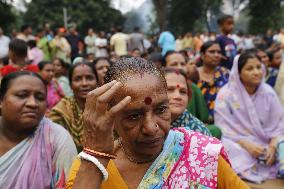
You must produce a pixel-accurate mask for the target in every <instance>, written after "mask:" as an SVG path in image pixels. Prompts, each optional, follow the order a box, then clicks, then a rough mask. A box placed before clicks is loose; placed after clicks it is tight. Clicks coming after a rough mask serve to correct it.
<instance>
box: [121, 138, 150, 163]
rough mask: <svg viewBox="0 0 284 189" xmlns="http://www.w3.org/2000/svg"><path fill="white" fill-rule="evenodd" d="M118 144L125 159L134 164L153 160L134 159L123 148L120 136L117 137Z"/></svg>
mask: <svg viewBox="0 0 284 189" xmlns="http://www.w3.org/2000/svg"><path fill="white" fill-rule="evenodd" d="M118 144H119V146H120V147H121V149H122V151H123V153H124V154H125V156H126V157H127V159H128V160H129V161H130V162H132V163H136V164H145V163H150V162H153V161H154V160H155V159H151V160H146V161H138V160H136V159H134V158H133V157H131V156H130V155H129V154H128V153H127V152H126V150H125V149H124V147H123V145H122V142H121V138H120V137H119V138H118Z"/></svg>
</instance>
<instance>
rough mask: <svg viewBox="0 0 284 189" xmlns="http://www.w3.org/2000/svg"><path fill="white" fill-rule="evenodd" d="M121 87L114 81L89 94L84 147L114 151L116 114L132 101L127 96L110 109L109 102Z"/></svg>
mask: <svg viewBox="0 0 284 189" xmlns="http://www.w3.org/2000/svg"><path fill="white" fill-rule="evenodd" d="M121 87H122V84H121V83H120V82H117V81H112V82H110V83H107V84H105V85H103V86H101V87H99V88H97V89H95V90H93V91H91V92H90V93H89V94H88V96H87V99H86V104H85V110H84V113H83V121H84V135H83V145H84V147H87V148H90V149H93V150H96V151H100V152H105V153H113V148H114V136H113V128H114V117H115V114H116V113H118V112H119V111H120V110H122V109H123V108H124V107H125V106H127V105H128V104H129V103H130V101H131V97H130V96H127V97H125V98H124V99H123V100H121V101H120V102H119V103H117V104H116V105H115V106H113V107H111V108H110V109H109V102H110V101H111V100H112V99H113V96H114V95H115V94H116V93H117V92H118V90H119V89H120V88H121Z"/></svg>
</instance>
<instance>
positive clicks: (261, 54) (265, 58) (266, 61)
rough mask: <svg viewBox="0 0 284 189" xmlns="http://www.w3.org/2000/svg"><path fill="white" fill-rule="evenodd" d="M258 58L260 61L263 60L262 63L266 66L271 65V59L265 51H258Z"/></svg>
mask: <svg viewBox="0 0 284 189" xmlns="http://www.w3.org/2000/svg"><path fill="white" fill-rule="evenodd" d="M257 56H258V57H259V59H260V60H261V62H263V63H264V65H265V66H268V65H269V57H268V56H267V54H266V53H265V52H263V51H258V52H257Z"/></svg>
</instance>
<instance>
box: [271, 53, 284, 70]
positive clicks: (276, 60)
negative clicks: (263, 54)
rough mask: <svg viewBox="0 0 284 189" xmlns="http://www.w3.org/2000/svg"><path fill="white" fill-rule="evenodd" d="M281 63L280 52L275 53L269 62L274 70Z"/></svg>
mask: <svg viewBox="0 0 284 189" xmlns="http://www.w3.org/2000/svg"><path fill="white" fill-rule="evenodd" d="M281 61H282V56H281V51H280V50H279V51H277V52H275V53H274V55H273V58H272V60H271V66H272V67H275V68H279V67H280V64H281Z"/></svg>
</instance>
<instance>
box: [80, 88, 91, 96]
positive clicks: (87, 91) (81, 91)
mask: <svg viewBox="0 0 284 189" xmlns="http://www.w3.org/2000/svg"><path fill="white" fill-rule="evenodd" d="M90 91H92V89H81V90H80V91H79V92H80V93H82V94H85V95H87V94H88V93H89V92H90Z"/></svg>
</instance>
